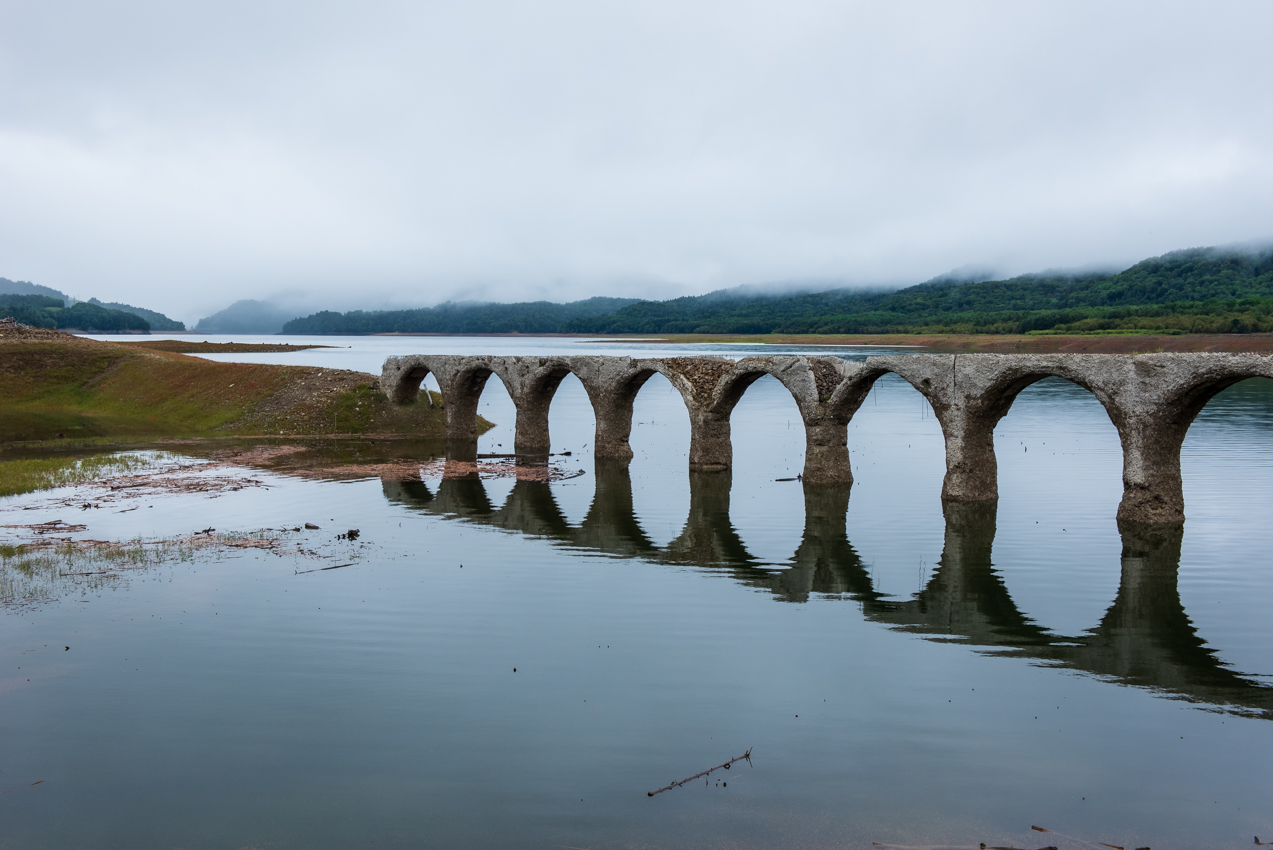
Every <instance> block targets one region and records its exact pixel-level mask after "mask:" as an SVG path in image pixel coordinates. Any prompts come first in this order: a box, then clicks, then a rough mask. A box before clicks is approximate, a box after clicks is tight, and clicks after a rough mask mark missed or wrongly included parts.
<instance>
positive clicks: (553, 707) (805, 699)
mask: <svg viewBox="0 0 1273 850" xmlns="http://www.w3.org/2000/svg"><path fill="white" fill-rule="evenodd" d="M210 339H213V338H210ZM236 339H238V338H236ZM270 339H271V340H272V341H277V340H276V339H275V338H270ZM238 341H241V342H245V341H254V340H248V339H246V338H244V339H239V340H238ZM288 341H289V342H290V341H293V340H291V339H290V338H289V340H288ZM296 341H298V342H306V341H308V340H304V339H301V340H296ZM323 341H325V342H327V343H328V344H335V345H351V346H353V347H352V348H347V349H339V348H332V349H313V350H309V351H305V352H298V353H288V354H278V355H242V356H241V357H234V358H233V359H245V360H246V359H253V358H258V357H259V358H261V359H262V360H265V359H266V358H270V359H269V362H286V363H305V364H309V365H323V366H333V367H336V368H353V369H362V370H364V371H375V370H376V369H378V366H379V362H380V361H381V360H383V358H384V356H386V355H387V354H392V353H408V352H410V351H417V350H432V351H439V350H445V351H454V352H455V353H481V352H486V353H510V354H511V353H528V354H529V353H537V352H539V351H547V350H553V351H559V350H562V349H565V350H569V351H572V352H575V353H578V352H579V351H580V350H581V349H582V350H583V351H585V352H595V353H630V352H632V353H634V352H635V349H636V346H634V345H633V344H627V345H625V346H622V347H619V346H613V345H605V344H596V343H577V342H574V341H571V340H507V339H503V340H474V339H463V340H446V339H383V338H379V339H363V340H358V339H353V340H344V341H334V342H333V341H332V340H330V339H325V340H323ZM722 350H725V351H727V352H731V353H738V354H743V353H752V352H751V351H750V350H746V349H745V347H731V348H725V349H722V348H720V347H713V346H704V347H701V348H700V347H695V348H693V349H688V350H687V349H675V351H673V349H669V348H667V347H663V346H650V347H649V348H646V349H643V350H642V351H641V353H642V354H646V355H648V354H649V353H651V352H658V353H667V354H669V355H670V354H672V353H676V354H682V353H707V352H712V353H720V351H722ZM766 350H767V351H773V349H772V348H769V349H766ZM820 353H825V352H820ZM855 353H856V352H855ZM226 357H227V359H230V358H231V357H233V356H232V355H227V356H226ZM482 413H483V415H484V416H486V418H488V419H490V420H491V421H493V422H496V423H497V426H496V428H494V429H493V430H491V431H490V432H488V433H486V434H484V435H483V436H482V437H481V439H480V443H479V448H480V451H481V452H483V453H487V454H500V453H505V452H507V451H508V450H510V449H511V445H512V425H513V411H512V406H511V404H510V403H509V402H508V400H507V397H506V395H505V394H504V393H503V390H502V388H501V387H499V385H498V383H497V382H496V381H494V380H493V381H491V382H490V383H489V384H488V386H487V389H486V392H485V394H484V396H483V409H482ZM635 422H636V425H635V427H634V429H633V437H632V442H633V448H634V450H635V453H636V457H635V458H634V460H633V462H632V464H631V466H630V467H628V468H627V469H626V470H625V469H623V468H620V467H613V466H608V465H601V466H597V465H595V464H594V462H593V459H592V457H591V455H590V453H589V444H590V443H591V437H592V433H591V432H592V426H593V419H592V414H591V410H590V408H589V406H588V402H587V398H586V396H585V394H584V393H583V390H582V388H581V387H580V386H579V384H578V383H577V382H576V381H575V380H574V379H573V378H568V379H567V381H566V382H565V383H564V384H563V385H562V388H561V390H560V391H559V392H558V395H557V397H556V399H555V401H554V403H553V407H552V413H551V427H552V432H553V450H554V452H558V453H559V454H558V455H557V456H555V457H553V458H552V459H551V466H550V467H547V468H545V469H544V471H543V472H542V473H541V474H527V471H526V470H524V469H523V470H518V469H516V468H514V467H513V466H512V464H510V463H509V462H505V461H501V460H498V459H491V460H489V461H486V462H484V463H479V464H478V465H477V466H476V467H474V468H464V469H459V470H456V469H453V470H452V473H453V474H451V475H450V476H448V474H447V469H446V465H445V462H444V461H443V460H442V459H441V457H440V454H441V447H440V446H435V445H431V444H407V443H388V444H385V443H381V444H374V445H368V444H365V443H352V442H351V443H347V444H341V443H325V444H311V443H303V444H302V443H287V442H286V441H280V442H278V443H274V444H271V445H269V446H267V447H263V448H262V447H252V446H239V445H221V446H216V447H212V448H208V447H194V446H191V447H189V448H188V449H187V450H183V449H182V448H181V447H173V446H169V447H166V449H165V451H166V452H167V454H165V455H162V456H151V457H152V461H151V462H152V468H151V469H150V470H149V471H138V470H135V469H130V470H128V471H127V472H126V473H121V474H127V475H133V476H137V477H135V478H134V479H131V483H133V484H136V486H128V487H123V486H119V484H120V481H119V480H116V481H115V485H114V486H115V487H116V489H113V490H112V489H110V487H111V486H112V485H111V483H110V480H105V481H102V482H100V483H92V482H90V483H86V484H81V485H77V486H75V487H66V488H61V489H57V490H48V491H43V492H38V493H30V494H26V495H22V496H15V497H9V498H5V499H0V525H6V526H21V528H9V529H5V531H4V539H5V540H8V541H17V540H19V539H22V540H34V539H36V538H37V537H39V538H45V539H52V538H54V537H56V538H59V539H63V538H64V539H65V540H66V541H70V542H72V543H73V542H75V541H86V540H100V541H109V542H117V543H121V544H129V545H132V546H134V547H136V546H143V547H144V546H145V545H147V541H151V543H150V545H152V549H153V552H152V555H148V556H140V557H137V558H134V559H133V560H131V561H129V560H127V559H126V558H121V559H119V560H116V561H110V560H109V559H101V558H99V559H98V560H97V561H90V562H85V563H84V564H82V565H81V567H75V566H74V564H75V563H78V562H76V561H75V559H76V558H85V557H90V558H91V556H85V555H78V554H75V553H74V552H72V551H70V549H67V550H65V551H64V554H62V555H58V552H59V551H62V550H58V549H57V548H56V547H46V548H45V549H44V550H41V551H42V552H43V553H44V554H45V555H48V554H49V553H52V555H53V556H56V557H61V558H62V559H63V560H62V561H56V558H55V560H54V561H51V562H45V563H44V564H43V566H41V564H35V563H31V562H28V567H27V568H26V570H25V572H24V571H23V569H21V568H20V567H19V564H20V563H21V558H17V557H15V558H11V559H9V560H8V561H7V562H6V566H5V567H4V570H5V576H4V580H5V581H6V582H7V584H5V585H4V587H5V588H6V591H5V592H6V593H7V594H8V595H7V596H6V598H5V607H4V609H3V612H0V671H2V675H0V689H3V694H4V702H3V706H4V710H3V712H0V730H2V732H0V735H2V740H3V741H4V747H3V752H2V755H0V771H2V772H0V791H4V792H7V793H3V794H0V846H13V847H135V846H180V847H192V848H193V847H209V848H211V847H218V848H220V847H245V846H260V847H265V846H271V847H352V846H366V847H372V846H374V847H432V846H475V847H553V846H570V847H588V848H604V847H628V846H653V847H715V846H719V847H727V846H728V847H736V846H741V847H790V846H808V847H832V846H863V845H866V846H869V845H870V842H872V841H878V842H882V843H887V842H894V843H895V844H898V845H911V846H915V845H924V846H932V845H954V846H971V847H976V846H977V845H978V843H979V842H985V843H986V844H990V845H1008V844H1013V845H1015V846H1018V847H1038V846H1042V845H1045V844H1054V845H1057V846H1063V847H1068V846H1091V845H1090V844H1087V845H1080V844H1078V843H1075V842H1069V843H1067V841H1068V839H1066V838H1064V837H1059V836H1057V835H1055V834H1047V835H1044V834H1041V833H1039V832H1036V831H1032V830H1031V828H1030V827H1031V825H1039V826H1042V827H1046V828H1049V829H1052V830H1056V831H1057V832H1059V833H1062V834H1064V835H1068V836H1079V837H1082V838H1084V839H1087V840H1088V841H1093V842H1094V841H1103V842H1107V843H1109V844H1115V845H1124V846H1127V847H1143V846H1152V847H1155V848H1166V847H1230V846H1232V847H1238V846H1248V845H1250V843H1251V836H1252V835H1259V836H1262V837H1273V814H1271V812H1273V807H1270V799H1269V797H1270V791H1271V790H1273V783H1271V782H1270V781H1269V770H1270V768H1269V765H1270V764H1273V724H1270V720H1273V690H1271V689H1270V688H1269V684H1270V683H1271V682H1273V678H1271V676H1270V674H1273V640H1271V638H1273V617H1270V616H1269V613H1268V612H1269V611H1270V610H1271V609H1273V569H1271V568H1270V557H1269V552H1270V551H1273V524H1270V523H1269V522H1268V517H1269V516H1270V509H1271V508H1273V487H1271V486H1270V482H1273V441H1271V440H1270V437H1271V436H1273V390H1271V389H1270V386H1269V385H1268V384H1264V383H1260V382H1256V381H1251V382H1244V383H1242V384H1239V385H1237V386H1235V387H1233V388H1231V389H1229V390H1226V391H1225V392H1224V393H1222V394H1221V395H1220V396H1218V397H1217V398H1216V399H1215V400H1213V401H1212V402H1211V403H1210V404H1209V405H1208V406H1207V408H1206V409H1205V410H1204V411H1203V414H1202V416H1201V417H1200V418H1199V420H1198V422H1197V423H1196V424H1195V425H1194V427H1193V429H1192V430H1191V432H1190V435H1189V437H1188V439H1187V440H1186V443H1185V450H1184V458H1183V460H1184V479H1185V497H1186V510H1187V513H1188V516H1189V520H1188V522H1187V523H1186V526H1185V529H1184V531H1183V533H1182V534H1172V533H1165V534H1157V535H1152V534H1151V535H1136V534H1131V535H1127V536H1123V535H1120V533H1119V530H1118V528H1117V525H1116V524H1115V521H1114V512H1115V510H1116V507H1117V505H1118V501H1119V498H1120V495H1121V478H1120V475H1121V468H1120V465H1121V455H1120V452H1119V446H1118V438H1117V435H1116V433H1115V431H1114V428H1113V426H1112V425H1111V424H1110V423H1109V421H1108V418H1107V417H1106V416H1105V414H1104V411H1103V410H1102V409H1101V407H1100V405H1099V404H1098V403H1097V402H1096V401H1095V399H1093V398H1092V397H1091V396H1090V395H1089V394H1088V393H1086V392H1085V391H1083V390H1081V389H1079V388H1077V387H1074V386H1072V385H1070V384H1067V383H1064V382H1061V381H1054V380H1049V381H1044V382H1041V383H1039V384H1036V385H1035V386H1033V387H1031V388H1029V389H1027V390H1026V391H1025V392H1023V393H1022V395H1021V397H1020V399H1019V400H1018V401H1017V403H1016V404H1015V405H1014V406H1013V409H1012V411H1011V412H1010V413H1009V414H1008V416H1007V417H1006V418H1005V419H1004V420H1003V421H1002V422H1001V423H1000V426H999V428H998V429H996V448H997V451H998V456H999V474H1000V492H1001V498H1000V501H999V504H998V506H997V509H995V510H993V511H986V510H974V509H967V510H965V509H959V508H956V509H948V510H947V511H945V512H943V506H942V503H941V501H940V498H939V494H940V485H941V477H942V472H943V465H944V461H943V449H942V440H941V433H940V428H939V427H938V424H937V422H936V420H935V419H933V418H932V416H931V413H929V412H928V411H927V410H926V409H925V407H924V405H923V402H922V400H921V397H920V396H919V394H918V393H916V392H915V391H914V390H912V389H911V388H909V387H908V386H906V385H905V384H903V383H902V382H900V381H899V380H891V379H888V378H886V379H884V380H882V381H881V382H880V384H879V385H878V387H877V389H876V390H875V391H874V392H873V394H872V397H871V398H870V399H868V401H867V403H866V404H865V405H864V406H863V408H862V410H861V411H860V412H859V413H858V414H857V416H856V417H855V419H854V421H853V423H852V424H851V426H850V432H849V436H850V449H851V451H852V460H853V465H854V473H855V476H856V479H857V481H856V483H855V485H854V487H853V488H852V491H851V492H849V491H839V490H815V489H807V488H805V487H804V486H803V485H802V484H801V482H798V481H780V480H777V479H785V478H791V477H793V476H794V475H795V474H796V473H797V472H799V471H800V468H801V460H802V452H803V440H804V435H803V432H802V431H801V430H800V421H799V417H798V416H797V414H796V411H795V406H794V403H793V402H792V400H791V398H790V396H789V395H787V394H786V391H785V390H784V389H783V388H782V387H781V385H779V384H778V383H777V382H776V381H774V380H772V379H764V380H762V381H759V382H757V383H756V384H755V385H754V386H752V387H751V388H750V389H749V390H748V391H747V394H746V395H745V396H744V398H743V400H742V402H741V403H740V404H739V406H738V407H737V409H736V410H735V412H734V415H733V434H734V445H735V454H734V456H735V469H734V471H733V473H732V474H730V475H695V476H691V475H689V474H688V473H687V472H686V462H687V461H686V456H687V450H688V442H689V434H688V424H687V422H686V417H685V412H684V407H683V405H682V404H681V402H680V400H679V397H678V396H677V395H676V394H675V393H674V392H673V391H672V390H671V387H670V386H669V385H667V384H666V382H665V381H663V380H662V379H661V378H657V377H656V378H654V379H651V381H650V383H649V384H648V385H647V386H646V387H645V389H643V390H642V392H641V394H640V395H639V396H638V399H637V409H636V416H635ZM566 451H569V452H570V454H569V455H565V454H561V453H564V452H566ZM519 472H520V473H521V474H520V475H519ZM86 504H87V505H90V507H87V508H86V507H84V505H86ZM93 505H96V507H93ZM306 523H308V524H309V525H312V526H317V528H307V527H306ZM50 524H55V525H50ZM81 526H82V528H81ZM40 529H44V530H43V531H41V530H40ZM209 529H211V531H209ZM355 529H356V530H357V531H358V534H357V535H355V536H353V537H351V536H350V535H349V533H348V532H349V531H352V530H355ZM0 542H3V541H0ZM32 551H34V550H32ZM86 551H91V549H86ZM50 565H51V566H52V571H51V572H50V569H49V567H50ZM68 565H69V566H70V567H71V568H69V569H68V568H67V567H68ZM330 568H334V569H330ZM68 572H72V573H85V575H65V573H68ZM59 573H63V575H62V576H61V577H59ZM94 573H95V575H94ZM66 647H69V649H67V648H66ZM514 670H516V672H514ZM28 680H29V681H28ZM749 748H751V749H752V758H751V761H750V763H749V762H747V761H742V762H736V763H735V764H733V765H732V766H731V768H730V769H729V770H727V771H726V770H720V771H717V772H715V773H712V774H711V775H710V776H707V777H704V778H702V779H699V780H698V781H696V782H691V783H688V784H686V785H684V786H683V787H677V788H674V789H672V790H670V791H667V792H666V793H662V794H659V795H658V796H656V797H653V798H651V797H648V796H647V794H648V793H649V792H651V791H655V790H657V789H659V788H662V787H664V786H667V785H668V784H669V783H670V782H674V781H679V780H681V779H684V778H686V777H689V776H691V775H694V774H696V773H698V772H700V771H702V770H705V769H707V768H710V767H713V766H716V765H720V764H722V763H723V762H726V761H728V760H730V759H732V758H734V757H736V756H739V755H740V754H742V753H743V752H744V751H746V750H747V749H749ZM35 782H39V783H40V784H38V785H33V784H31V783H35ZM1266 833H1267V836H1266ZM4 842H7V843H4Z"/></svg>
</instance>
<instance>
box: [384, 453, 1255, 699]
mask: <svg viewBox="0 0 1273 850" xmlns="http://www.w3.org/2000/svg"><path fill="white" fill-rule="evenodd" d="M731 484H732V480H731V476H730V474H729V473H728V472H692V473H691V474H690V509H689V515H688V516H687V518H686V521H685V525H684V527H683V529H682V531H681V533H680V534H679V535H678V536H677V537H676V538H675V539H673V540H672V541H671V542H669V543H668V544H667V545H666V546H662V547H660V546H656V545H654V544H653V543H652V542H651V541H650V539H649V537H648V536H647V535H646V534H645V532H644V530H643V529H642V528H641V525H640V522H639V520H638V519H637V516H636V513H635V511H634V510H633V504H632V480H631V477H630V476H629V472H628V467H627V464H626V463H623V462H622V461H618V462H610V463H607V462H604V461H601V460H599V461H598V463H597V468H596V492H595V494H594V497H593V500H592V503H591V506H590V508H589V510H588V513H587V515H586V516H585V517H584V519H583V521H582V522H581V523H580V524H578V525H571V524H570V523H569V522H567V521H566V519H565V516H564V515H563V513H562V511H561V510H560V509H559V508H558V506H557V502H556V499H555V498H554V496H553V492H552V489H551V487H550V485H549V484H547V483H545V482H542V481H529V480H519V481H518V482H517V483H516V485H515V486H514V487H513V490H512V492H511V493H510V494H509V496H508V498H507V499H506V500H505V501H504V503H503V504H501V505H495V504H494V503H493V502H492V501H491V499H490V498H489V497H488V495H487V491H486V489H485V487H484V485H483V483H482V481H481V480H480V479H479V478H477V477H475V476H470V477H447V478H443V479H442V481H441V483H440V484H438V485H437V486H436V487H433V488H431V487H430V486H429V485H427V484H426V483H425V482H423V481H420V480H413V481H402V480H398V479H394V478H384V479H382V486H383V490H384V494H385V497H386V499H388V500H389V501H390V502H392V503H395V504H399V505H402V506H405V507H407V508H409V509H411V510H415V511H420V512H424V513H429V514H434V515H438V516H442V517H446V518H449V519H452V520H458V521H463V522H474V523H479V524H482V525H487V526H491V527H494V528H499V529H502V530H505V531H508V532H513V533H518V534H524V535H526V536H528V537H535V538H541V539H545V540H548V541H550V542H552V543H554V544H556V545H559V546H562V547H564V548H567V549H570V550H574V551H578V552H581V553H587V554H600V555H605V556H610V557H618V558H639V559H641V560H643V561H646V562H650V563H659V564H675V565H691V566H695V567H700V568H705V569H713V570H720V571H722V572H725V573H728V574H729V575H730V577H731V578H733V579H734V580H735V581H738V582H741V583H743V584H746V585H748V586H752V587H757V588H764V589H767V590H769V591H770V592H772V593H773V594H774V596H775V597H776V598H778V599H779V600H782V601H786V602H804V601H806V600H808V599H809V597H810V595H812V594H824V595H835V596H841V597H844V598H847V599H852V600H854V601H856V602H858V603H859V605H860V607H861V610H862V611H863V614H864V615H865V616H866V617H867V618H868V619H869V620H872V621H874V622H878V623H880V624H882V625H885V626H888V627H889V628H893V629H898V630H901V631H906V632H909V633H913V634H919V635H923V636H926V637H929V638H931V639H934V640H941V641H947V642H955V643H963V644H968V645H970V646H975V647H978V648H980V649H981V650H982V651H987V650H988V651H991V652H994V653H996V654H1002V655H1008V656H1014V657H1021V658H1027V659H1031V660H1034V661H1038V662H1042V663H1046V664H1049V665H1055V666H1059V667H1065V668H1068V669H1072V670H1075V671H1078V672H1081V673H1085V674H1088V675H1092V676H1096V677H1099V678H1102V679H1105V680H1107V681H1111V682H1116V683H1119V684H1124V685H1131V686H1135V687H1141V688H1147V689H1150V690H1153V691H1155V692H1158V693H1160V694H1162V695H1164V696H1167V697H1170V698H1174V699H1181V700H1186V701H1189V702H1194V703H1200V704H1205V705H1207V706H1209V707H1213V708H1216V709H1220V710H1224V711H1228V712H1233V713H1238V714H1244V715H1250V716H1257V717H1263V718H1271V717H1273V687H1269V686H1267V685H1265V684H1263V683H1262V682H1260V681H1259V680H1258V679H1256V678H1254V677H1251V676H1247V675H1244V674H1242V673H1241V672H1238V671H1235V670H1233V669H1232V668H1231V667H1229V666H1227V665H1226V664H1225V663H1224V662H1222V661H1221V660H1220V659H1219V658H1218V657H1217V655H1216V652H1215V650H1213V649H1212V648H1210V647H1209V646H1208V645H1207V644H1206V642H1205V641H1204V640H1203V639H1202V637H1201V636H1199V635H1198V632H1197V629H1196V628H1195V627H1194V625H1193V623H1192V622H1191V621H1190V619H1189V616H1188V614H1187V613H1186V611H1185V608H1184V605H1183V603H1182V602H1181V599H1180V593H1179V589H1178V585H1177V581H1178V578H1177V576H1178V571H1179V567H1180V552H1181V541H1182V539H1183V529H1182V528H1181V527H1179V526H1166V527H1164V526H1149V525H1131V524H1122V525H1120V529H1119V530H1120V533H1121V535H1122V542H1123V549H1122V554H1121V558H1120V562H1121V563H1120V582H1119V588H1118V593H1117V595H1116V597H1115V599H1114V601H1113V603H1112V604H1111V605H1110V607H1109V608H1108V610H1107V611H1106V613H1105V616H1104V617H1102V619H1101V621H1100V622H1099V623H1097V624H1096V625H1095V626H1093V627H1092V628H1090V629H1088V630H1086V631H1084V632H1083V633H1082V634H1079V635H1064V634H1060V633H1057V632H1054V631H1052V630H1050V629H1048V628H1046V627H1045V626H1042V625H1040V624H1038V623H1036V622H1034V621H1033V620H1031V619H1030V618H1029V617H1027V616H1026V615H1025V614H1024V613H1023V612H1022V611H1021V610H1020V609H1019V608H1018V607H1017V606H1016V603H1015V602H1014V601H1013V599H1012V596H1011V594H1010V593H1009V592H1008V589H1007V586H1006V585H1005V584H1004V582H1003V580H1002V578H1001V577H1000V575H999V573H998V572H997V571H996V570H995V568H994V564H993V560H992V554H993V548H994V540H995V531H996V514H997V510H996V504H995V503H994V502H989V503H985V502H981V503H978V502H972V503H968V502H945V503H943V511H944V514H945V523H946V529H945V539H944V542H943V548H942V555H941V560H940V561H939V562H938V564H937V569H936V570H935V571H934V572H933V575H932V576H931V578H930V579H929V581H928V583H927V584H926V585H925V586H924V588H923V589H922V590H921V591H919V592H918V593H916V594H914V595H912V596H911V597H910V598H901V597H895V596H889V595H886V594H883V593H881V592H879V591H878V590H877V589H876V588H875V586H874V582H873V581H872V579H871V575H870V572H869V570H868V569H867V567H866V565H865V564H864V563H863V561H862V558H861V557H860V556H859V554H858V552H857V550H856V549H854V547H853V545H852V543H851V542H850V540H849V538H848V535H847V531H846V524H847V523H846V521H847V514H848V506H849V488H848V487H840V486H828V485H814V484H805V485H804V505H805V522H804V530H803V534H802V537H801V541H800V544H799V546H798V547H797V548H796V551H795V552H794V553H793V554H792V555H791V557H790V559H788V561H787V562H786V563H785V564H781V565H774V564H767V563H764V562H762V561H761V560H759V559H757V558H756V557H755V556H753V555H752V554H751V552H749V551H748V549H747V545H746V542H745V541H744V540H743V538H742V536H741V535H740V533H739V531H738V529H737V528H735V527H734V525H733V523H732V522H731V521H730V518H729V501H730V489H731Z"/></svg>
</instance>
